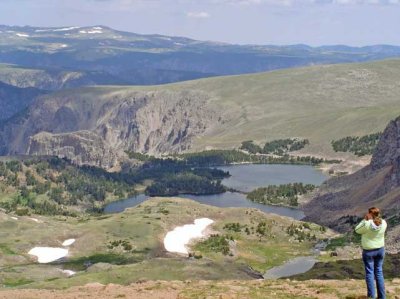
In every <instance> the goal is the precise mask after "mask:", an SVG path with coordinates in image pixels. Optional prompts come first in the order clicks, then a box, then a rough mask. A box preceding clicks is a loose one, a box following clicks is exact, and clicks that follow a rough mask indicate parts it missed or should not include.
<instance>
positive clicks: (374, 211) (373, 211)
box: [368, 207, 382, 225]
mask: <svg viewBox="0 0 400 299" xmlns="http://www.w3.org/2000/svg"><path fill="white" fill-rule="evenodd" d="M368 213H369V214H370V215H371V216H372V219H373V220H374V223H375V224H376V225H381V224H382V218H381V210H379V209H378V208H376V207H372V208H369V209H368Z"/></svg>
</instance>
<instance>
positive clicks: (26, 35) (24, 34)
mask: <svg viewBox="0 0 400 299" xmlns="http://www.w3.org/2000/svg"><path fill="white" fill-rule="evenodd" d="M15 35H16V36H19V37H29V35H28V34H26V33H15Z"/></svg>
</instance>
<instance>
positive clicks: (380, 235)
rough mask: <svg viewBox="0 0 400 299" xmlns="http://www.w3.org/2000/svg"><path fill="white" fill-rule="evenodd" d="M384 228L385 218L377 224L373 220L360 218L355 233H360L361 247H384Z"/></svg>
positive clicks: (385, 225) (385, 226) (385, 224)
mask: <svg viewBox="0 0 400 299" xmlns="http://www.w3.org/2000/svg"><path fill="white" fill-rule="evenodd" d="M386 228H387V223H386V221H385V220H382V224H381V225H379V226H377V225H375V223H374V221H373V220H365V219H364V220H362V221H361V222H360V223H359V224H358V225H357V226H356V228H355V231H356V233H357V234H360V235H361V247H362V248H363V249H367V250H370V249H378V248H382V247H384V246H385V231H386Z"/></svg>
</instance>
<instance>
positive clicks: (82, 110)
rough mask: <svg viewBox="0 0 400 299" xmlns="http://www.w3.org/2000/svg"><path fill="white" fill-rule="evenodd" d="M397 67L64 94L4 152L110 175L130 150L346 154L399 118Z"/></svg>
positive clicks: (41, 103) (13, 133)
mask: <svg viewBox="0 0 400 299" xmlns="http://www.w3.org/2000/svg"><path fill="white" fill-rule="evenodd" d="M399 69H400V60H386V61H380V62H372V63H363V64H342V65H329V66H313V67H307V68H297V69H291V70H281V71H274V72H268V73H260V74H252V75H241V76H229V77H218V78H208V79H201V80H195V81H188V82H183V83H176V84H171V85H160V86H151V87H144V86H142V87H121V86H120V87H105V86H103V87H91V88H84V89H76V90H65V91H61V92H57V93H53V94H51V95H47V96H43V97H41V99H40V100H38V101H36V102H35V104H34V105H33V106H31V107H30V109H29V111H28V112H27V113H26V114H24V115H21V116H19V117H18V118H15V119H13V120H11V121H9V122H7V123H6V124H4V125H3V127H2V129H1V132H0V152H1V154H14V153H18V154H27V153H29V154H41V155H62V156H67V157H69V158H71V159H75V158H76V157H78V158H77V161H78V162H79V161H80V162H81V163H87V164H95V165H99V162H98V161H99V159H100V157H101V159H102V160H103V161H106V162H105V163H104V165H103V167H106V168H107V167H112V166H114V165H116V164H118V163H117V162H118V161H120V160H121V158H120V157H123V156H124V151H126V150H130V151H140V152H147V153H153V154H159V153H165V152H179V151H187V150H192V151H193V150H202V149H208V148H232V147H238V146H239V145H240V144H241V142H242V141H244V140H250V139H253V140H255V141H256V142H258V143H260V144H262V143H263V142H265V141H266V140H273V139H279V138H288V137H299V138H304V139H309V141H310V145H309V146H307V147H306V148H305V149H304V150H302V151H301V153H303V154H304V153H307V154H313V155H317V156H325V157H348V156H349V155H348V154H344V155H343V154H340V153H334V152H333V150H332V147H331V140H334V139H338V138H341V137H346V136H351V135H365V134H370V133H373V132H379V131H382V130H383V128H384V127H385V125H386V124H387V122H388V121H389V120H390V119H393V118H394V117H396V116H397V115H399V114H400V108H399V106H398V101H399V98H398V94H400V86H399V85H398V81H399V79H400V72H399ZM44 131H45V132H46V133H43V132H44ZM101 159H100V160H101ZM96 161H97V162H96Z"/></svg>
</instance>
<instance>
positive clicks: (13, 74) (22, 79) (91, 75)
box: [0, 64, 134, 90]
mask: <svg viewBox="0 0 400 299" xmlns="http://www.w3.org/2000/svg"><path fill="white" fill-rule="evenodd" d="M0 82H4V83H7V84H9V85H13V86H16V87H21V88H27V87H34V88H38V89H42V90H58V89H65V88H75V87H80V86H88V85H106V84H121V85H123V84H128V83H129V80H122V79H121V78H118V77H115V76H112V75H111V74H108V73H105V72H101V71H73V70H69V69H65V70H62V69H41V68H26V67H21V66H17V65H11V64H0ZM133 83H134V82H133V81H132V82H131V84H133Z"/></svg>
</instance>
